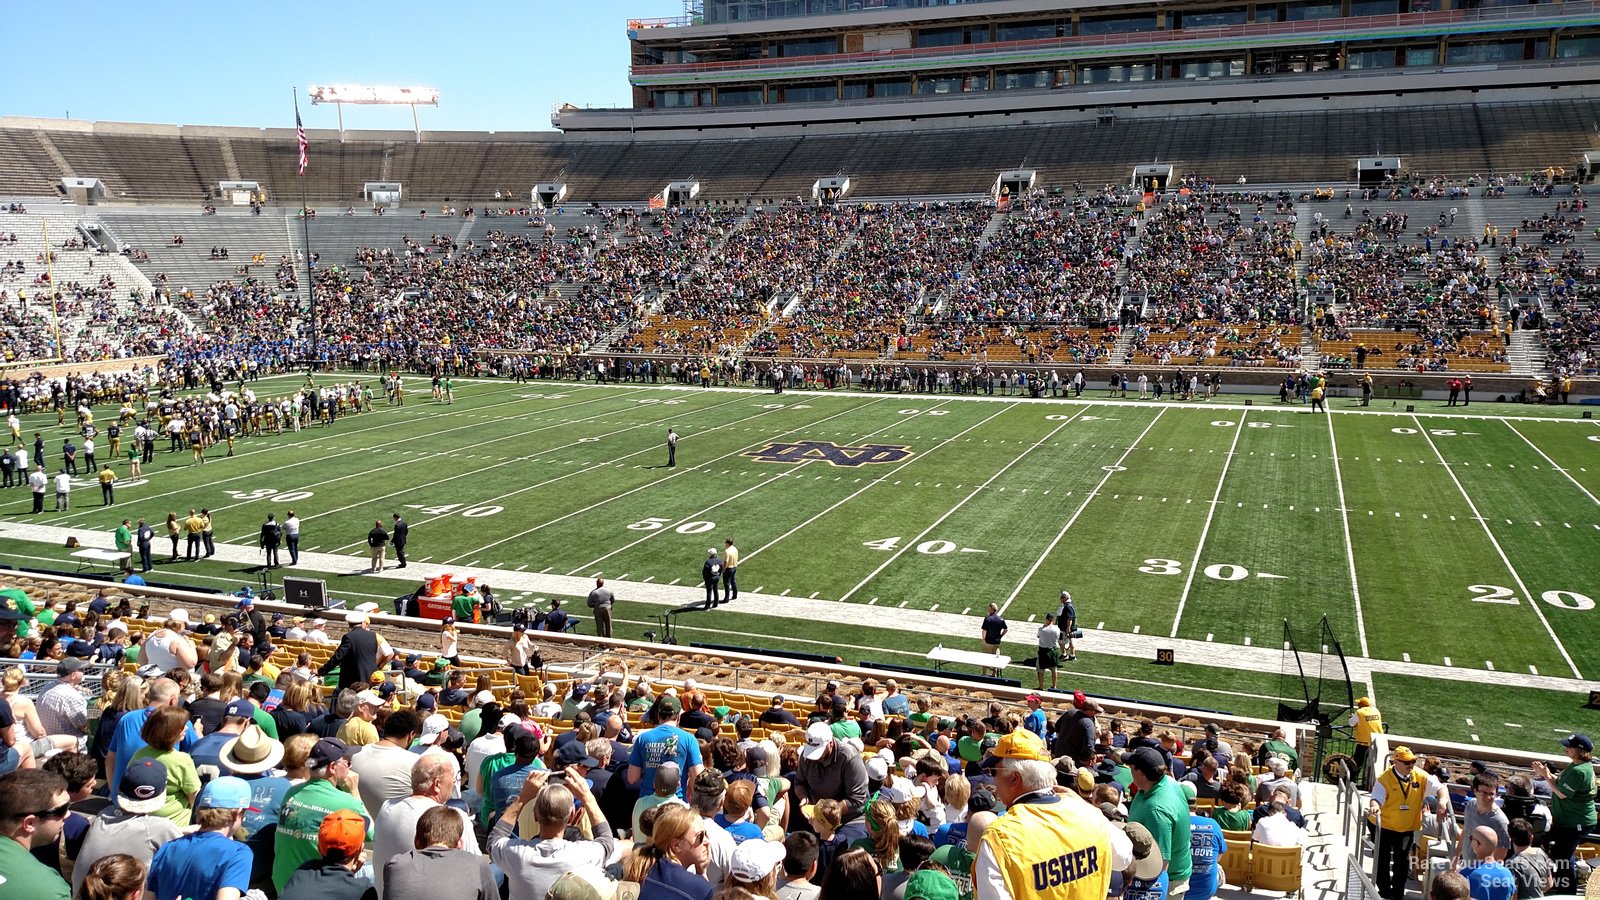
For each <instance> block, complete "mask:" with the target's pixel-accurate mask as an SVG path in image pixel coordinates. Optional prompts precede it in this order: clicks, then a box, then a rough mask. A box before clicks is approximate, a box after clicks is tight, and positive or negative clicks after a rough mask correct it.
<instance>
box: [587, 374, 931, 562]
mask: <svg viewBox="0 0 1600 900" xmlns="http://www.w3.org/2000/svg"><path fill="white" fill-rule="evenodd" d="M885 399H888V398H886V397H885V398H882V399H880V400H877V401H874V402H873V403H868V404H866V405H865V406H858V407H856V408H855V410H852V411H859V410H863V409H868V408H870V407H872V406H875V405H877V403H881V402H883V400H885ZM949 402H950V401H949V400H942V401H940V402H939V403H936V404H934V405H933V407H932V408H933V409H938V408H939V407H941V406H943V405H945V404H946V403H949ZM823 421H827V420H826V419H824V420H823ZM905 424H906V421H905V420H904V419H897V420H896V421H894V422H891V423H889V424H888V425H885V426H884V427H882V428H879V429H878V430H877V431H873V432H869V433H867V434H865V435H862V436H861V438H860V439H859V440H862V441H865V440H866V439H868V438H871V437H873V436H875V435H879V434H882V433H883V432H885V431H889V430H891V429H895V428H899V427H901V426H903V425H905ZM810 427H811V426H809V425H805V426H801V427H800V428H791V429H789V430H787V431H782V432H779V434H778V437H782V436H785V435H791V434H796V433H798V432H802V431H805V430H807V429H809V428H810ZM776 439H777V438H776V437H775V438H772V439H771V440H776ZM813 462H816V460H810V459H808V460H806V461H805V462H802V463H801V464H800V465H798V466H795V467H794V468H792V469H787V470H780V471H778V472H775V473H773V474H772V475H770V476H768V477H766V478H763V479H762V480H761V481H759V482H757V483H756V484H754V485H751V486H750V487H747V488H745V489H744V490H742V491H740V492H739V493H737V494H734V495H732V496H731V497H724V498H723V499H721V500H718V501H717V502H716V503H713V504H711V505H710V506H707V507H706V508H704V509H701V510H697V511H695V512H692V513H689V514H688V515H686V516H684V517H683V518H681V519H679V520H678V521H676V522H672V523H670V524H668V525H663V526H662V527H660V528H657V529H655V530H653V531H648V532H646V533H645V534H644V536H643V537H640V538H637V539H635V540H633V541H629V542H628V543H626V544H623V545H622V546H621V547H618V548H617V549H615V550H613V551H611V552H610V553H607V554H606V555H604V556H601V557H599V558H597V559H592V560H590V561H589V562H586V563H584V564H583V565H581V566H579V567H577V568H576V569H573V570H572V571H570V572H568V573H567V574H568V575H577V574H579V573H581V572H587V571H592V570H593V568H594V567H595V566H597V565H599V564H600V563H602V562H605V561H606V560H608V559H610V558H611V557H613V556H616V555H617V554H618V553H621V552H623V551H624V550H628V549H631V548H633V547H636V546H638V545H639V544H642V543H644V542H645V541H648V540H650V539H651V538H653V537H656V536H657V535H661V534H666V533H667V532H669V531H671V530H672V529H674V528H677V527H679V526H681V525H683V524H684V523H686V522H693V521H696V520H698V519H699V518H700V517H701V516H703V515H705V514H707V513H709V512H711V511H712V510H715V509H718V508H720V507H722V506H724V505H726V504H729V503H732V502H733V501H735V500H737V499H739V498H740V497H743V496H745V495H746V494H749V493H751V492H753V491H758V490H760V489H762V488H764V487H766V486H768V485H771V484H776V483H778V482H780V481H783V480H784V479H785V478H792V477H793V476H794V475H795V473H797V472H800V471H802V470H804V469H805V468H806V467H807V466H809V465H811V464H812V463H813ZM713 543H715V542H714V541H713Z"/></svg>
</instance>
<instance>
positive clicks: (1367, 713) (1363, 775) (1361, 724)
mask: <svg viewBox="0 0 1600 900" xmlns="http://www.w3.org/2000/svg"><path fill="white" fill-rule="evenodd" d="M1349 724H1350V727H1351V728H1354V729H1355V730H1356V772H1355V775H1356V780H1358V781H1360V782H1362V783H1363V784H1365V783H1366V780H1367V754H1368V753H1370V752H1372V736H1373V735H1374V734H1383V713H1380V712H1378V708H1377V707H1376V706H1373V705H1372V698H1370V697H1361V698H1358V699H1357V700H1356V708H1355V712H1352V713H1351V714H1350V723H1349Z"/></svg>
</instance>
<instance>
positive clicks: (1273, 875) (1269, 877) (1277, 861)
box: [1250, 844, 1304, 897]
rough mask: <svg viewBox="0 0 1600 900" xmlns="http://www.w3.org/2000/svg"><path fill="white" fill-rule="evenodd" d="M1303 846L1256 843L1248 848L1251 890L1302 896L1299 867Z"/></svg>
mask: <svg viewBox="0 0 1600 900" xmlns="http://www.w3.org/2000/svg"><path fill="white" fill-rule="evenodd" d="M1303 855H1304V854H1303V848H1301V847H1267V846H1264V845H1262V844H1256V845H1255V846H1254V847H1252V848H1250V888H1251V890H1263V891H1282V892H1284V893H1285V894H1294V895H1296V896H1300V897H1303V896H1304V893H1303V892H1302V890H1301V887H1300V868H1301V864H1302V860H1301V857H1302V856H1303Z"/></svg>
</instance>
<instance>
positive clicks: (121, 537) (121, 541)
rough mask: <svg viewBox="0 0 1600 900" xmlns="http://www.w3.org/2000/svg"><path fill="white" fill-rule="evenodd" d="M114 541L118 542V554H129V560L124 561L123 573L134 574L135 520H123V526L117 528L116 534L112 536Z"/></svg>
mask: <svg viewBox="0 0 1600 900" xmlns="http://www.w3.org/2000/svg"><path fill="white" fill-rule="evenodd" d="M112 539H113V540H115V541H116V542H117V552H118V553H126V554H128V556H127V558H126V559H124V560H122V571H124V572H132V571H133V520H131V519H123V520H122V524H121V525H118V526H117V530H116V532H115V533H114V534H113V535H112Z"/></svg>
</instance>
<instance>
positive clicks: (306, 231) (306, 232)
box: [289, 86, 319, 372]
mask: <svg viewBox="0 0 1600 900" xmlns="http://www.w3.org/2000/svg"><path fill="white" fill-rule="evenodd" d="M289 90H290V92H291V93H292V94H293V95H294V125H295V140H296V142H297V143H298V141H299V136H300V132H301V130H302V129H303V128H304V127H305V126H304V125H303V124H302V123H301V122H300V88H299V87H298V86H291V87H290V89H289ZM296 151H297V154H298V153H299V152H304V151H301V150H300V148H299V147H298V146H297V147H296ZM300 233H301V236H302V239H303V240H304V242H305V250H304V253H305V257H306V296H307V297H308V298H309V300H310V315H311V364H310V367H309V368H310V371H312V372H315V371H316V370H317V363H318V362H319V355H318V354H319V351H318V340H317V283H316V280H315V279H314V278H313V276H312V274H311V207H310V205H309V203H308V201H307V200H306V173H305V170H304V169H301V170H300Z"/></svg>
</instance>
